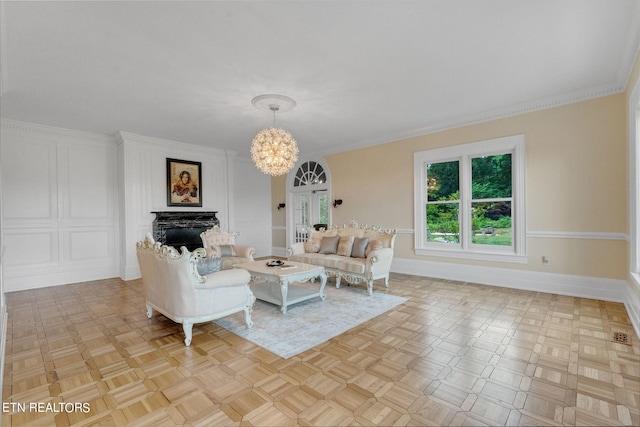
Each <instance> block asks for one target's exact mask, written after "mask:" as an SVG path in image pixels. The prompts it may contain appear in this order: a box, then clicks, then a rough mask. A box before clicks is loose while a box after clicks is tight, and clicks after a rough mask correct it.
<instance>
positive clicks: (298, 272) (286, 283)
mask: <svg viewBox="0 0 640 427" xmlns="http://www.w3.org/2000/svg"><path fill="white" fill-rule="evenodd" d="M267 262H268V260H261V261H253V262H243V263H241V264H235V265H234V267H236V268H243V269H245V270H247V271H248V272H249V273H250V274H251V279H252V280H253V281H255V282H258V281H263V282H258V283H252V284H251V291H252V292H253V295H254V296H255V297H256V298H257V299H259V300H261V301H267V302H270V303H272V304H276V305H279V306H280V311H282V314H286V313H287V306H289V305H291V304H295V303H298V302H301V301H306V300H308V299H311V298H315V297H320V298H321V299H322V300H323V301H324V300H325V298H326V295H325V294H324V287H325V285H326V284H327V275H326V273H325V272H324V267H319V266H317V265H311V264H305V263H302V262H293V261H285V265H287V266H293V268H285V267H268V266H267ZM318 277H319V278H320V287H319V288H318V289H317V290H315V289H307V288H302V287H300V286H295V285H293V283H295V282H299V283H301V282H306V281H308V280H312V279H315V278H318Z"/></svg>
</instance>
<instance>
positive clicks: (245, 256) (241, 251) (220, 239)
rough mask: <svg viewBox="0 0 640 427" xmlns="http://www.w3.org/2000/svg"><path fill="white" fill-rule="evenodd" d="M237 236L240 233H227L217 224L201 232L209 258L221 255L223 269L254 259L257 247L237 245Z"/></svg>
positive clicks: (203, 244) (203, 245)
mask: <svg viewBox="0 0 640 427" xmlns="http://www.w3.org/2000/svg"><path fill="white" fill-rule="evenodd" d="M236 237H238V233H227V232H226V231H222V230H221V229H220V227H219V226H217V225H214V226H213V227H212V228H210V229H208V230H207V231H204V232H202V233H200V238H201V239H202V247H203V248H204V249H205V251H206V256H207V257H208V258H211V257H221V258H222V269H223V270H228V269H230V268H233V265H234V264H240V263H242V262H251V261H253V254H255V252H256V250H255V248H253V247H251V246H240V245H236Z"/></svg>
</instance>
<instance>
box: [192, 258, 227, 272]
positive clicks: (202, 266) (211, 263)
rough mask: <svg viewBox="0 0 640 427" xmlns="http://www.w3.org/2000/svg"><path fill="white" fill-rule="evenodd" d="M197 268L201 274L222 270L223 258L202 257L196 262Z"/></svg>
mask: <svg viewBox="0 0 640 427" xmlns="http://www.w3.org/2000/svg"><path fill="white" fill-rule="evenodd" d="M196 269H197V270H198V274H199V275H201V276H206V275H207V274H211V273H215V272H217V271H220V270H221V269H222V258H217V257H216V258H200V259H199V260H198V261H197V262H196Z"/></svg>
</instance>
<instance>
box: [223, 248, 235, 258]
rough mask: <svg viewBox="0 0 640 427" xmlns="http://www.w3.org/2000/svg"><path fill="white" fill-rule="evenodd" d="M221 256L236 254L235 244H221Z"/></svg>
mask: <svg viewBox="0 0 640 427" xmlns="http://www.w3.org/2000/svg"><path fill="white" fill-rule="evenodd" d="M220 256H221V257H225V256H236V248H235V247H234V246H233V245H220Z"/></svg>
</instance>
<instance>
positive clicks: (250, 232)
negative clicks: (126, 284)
mask: <svg viewBox="0 0 640 427" xmlns="http://www.w3.org/2000/svg"><path fill="white" fill-rule="evenodd" d="M117 140H118V159H119V160H118V162H119V167H120V170H121V179H120V184H119V187H120V191H119V195H120V200H121V202H120V203H121V204H122V206H123V209H122V210H121V218H122V219H121V221H122V223H123V224H125V225H124V227H122V228H121V232H120V241H121V246H120V254H121V262H120V277H122V278H123V279H125V280H130V279H135V278H138V277H140V270H139V267H138V261H137V259H136V254H135V248H136V246H135V244H136V242H137V241H139V240H142V239H143V238H144V236H145V234H146V233H147V232H150V231H152V223H153V220H154V218H155V215H154V214H152V213H151V212H154V211H198V210H202V211H217V212H218V214H217V217H218V219H219V220H220V227H221V228H223V229H226V230H231V231H237V232H239V233H240V236H239V238H238V240H237V243H238V244H242V245H252V246H255V247H256V248H257V249H258V248H260V249H259V251H258V252H257V253H258V254H260V255H262V256H264V255H268V254H269V253H268V251H266V250H263V249H262V248H269V247H270V246H271V230H270V226H271V216H270V210H269V199H270V194H271V181H270V179H269V177H267V176H265V175H263V174H260V173H258V172H257V171H255V168H253V167H249V166H252V165H251V163H250V162H247V161H243V160H239V159H238V158H236V153H235V152H232V151H224V150H219V149H216V148H210V147H202V146H196V145H191V144H185V143H181V142H176V141H167V140H162V139H157V138H150V137H145V136H141V135H136V134H131V133H125V132H120V133H118V135H117ZM167 158H174V159H180V160H190V161H198V162H201V163H202V189H201V190H202V207H201V208H193V207H185V208H180V207H167V190H166V185H167V180H166V159H167ZM255 224H258V225H255Z"/></svg>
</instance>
